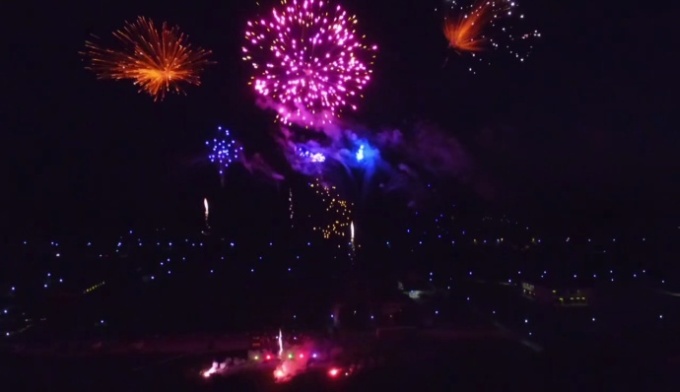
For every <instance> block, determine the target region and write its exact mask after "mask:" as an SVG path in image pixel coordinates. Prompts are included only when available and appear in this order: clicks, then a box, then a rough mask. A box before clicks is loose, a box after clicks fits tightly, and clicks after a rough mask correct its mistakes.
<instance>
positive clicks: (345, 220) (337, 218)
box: [310, 178, 352, 239]
mask: <svg viewBox="0 0 680 392" xmlns="http://www.w3.org/2000/svg"><path fill="white" fill-rule="evenodd" d="M310 187H311V188H312V189H313V190H314V191H315V192H316V194H317V195H319V196H320V197H321V201H322V202H324V203H325V204H326V212H328V213H330V214H331V216H333V217H334V219H333V221H332V222H331V223H330V224H328V225H326V226H324V227H314V230H315V231H317V230H318V231H321V234H322V235H323V238H325V239H329V238H331V236H333V235H335V236H339V237H345V236H346V235H347V230H348V228H349V226H350V219H351V216H352V208H351V207H352V204H351V203H348V202H347V201H346V200H343V199H342V198H341V197H340V195H338V194H337V193H336V189H335V187H334V186H327V185H325V184H323V183H322V182H321V180H320V179H318V178H317V179H315V181H314V183H312V184H310Z"/></svg>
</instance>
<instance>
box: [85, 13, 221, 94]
mask: <svg viewBox="0 0 680 392" xmlns="http://www.w3.org/2000/svg"><path fill="white" fill-rule="evenodd" d="M113 37H114V38H115V39H116V41H117V44H118V47H116V48H107V47H103V46H100V45H99V44H97V43H95V42H93V41H86V42H85V51H84V52H82V53H81V54H83V55H84V56H86V57H87V58H88V59H89V64H88V66H87V67H86V68H87V69H90V70H92V71H94V72H95V73H96V74H97V76H98V78H100V79H113V80H132V81H133V83H134V85H136V86H138V87H139V90H140V92H146V93H147V94H149V95H151V96H152V97H153V98H154V101H160V100H163V98H165V95H166V94H167V93H170V92H174V93H178V94H183V93H184V89H183V86H184V85H193V86H199V85H200V84H201V79H200V76H199V73H200V71H201V70H202V69H203V68H204V67H205V66H206V65H208V64H211V61H209V60H208V56H209V55H210V54H211V52H210V51H208V50H203V49H200V48H193V47H192V46H191V44H190V43H189V41H188V36H187V35H185V34H184V33H182V32H180V30H179V27H177V26H174V27H169V26H168V24H167V23H165V22H163V23H162V24H161V26H160V28H159V27H157V26H156V24H154V22H153V21H152V20H150V19H147V18H145V17H143V16H140V17H138V18H137V20H135V21H134V22H125V26H124V27H123V28H121V29H119V30H116V31H114V32H113Z"/></svg>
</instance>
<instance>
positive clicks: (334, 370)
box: [328, 368, 340, 377]
mask: <svg viewBox="0 0 680 392" xmlns="http://www.w3.org/2000/svg"><path fill="white" fill-rule="evenodd" d="M338 374H340V369H338V368H332V369H331V370H329V371H328V375H329V376H331V377H337V376H338Z"/></svg>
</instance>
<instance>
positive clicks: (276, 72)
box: [242, 0, 377, 127]
mask: <svg viewBox="0 0 680 392" xmlns="http://www.w3.org/2000/svg"><path fill="white" fill-rule="evenodd" d="M356 23H357V19H356V17H355V16H351V15H348V14H347V12H346V11H345V10H343V9H342V7H340V6H339V5H337V6H333V5H331V4H330V3H329V2H327V1H323V0H282V2H281V7H280V8H274V9H273V10H272V13H271V15H270V16H269V17H268V18H261V19H258V20H255V21H249V22H248V27H247V29H246V33H245V38H246V44H245V45H244V47H243V49H242V50H243V60H245V61H247V62H249V63H250V64H251V65H252V67H253V71H254V74H253V76H252V78H251V81H250V84H251V85H252V86H253V88H254V89H255V91H256V92H257V93H258V94H260V95H262V96H263V97H265V98H266V99H267V101H268V104H269V105H270V106H273V107H275V109H276V111H277V114H278V119H279V121H281V122H282V123H284V124H291V123H297V124H299V125H302V126H305V127H317V126H320V125H323V124H325V123H328V122H330V121H331V120H332V118H333V117H336V116H338V115H339V112H340V110H341V109H342V108H344V107H347V106H349V107H350V108H352V109H353V110H356V109H357V106H356V101H357V100H358V99H359V98H360V97H361V91H362V90H363V88H364V87H365V86H366V84H367V83H368V82H369V80H370V79H371V73H372V71H371V69H370V68H369V65H370V63H371V62H372V60H373V58H374V57H375V52H376V50H377V47H376V46H367V45H365V44H363V43H362V42H361V41H362V38H363V37H362V36H359V35H357V33H356V32H355V30H354V26H355V25H356Z"/></svg>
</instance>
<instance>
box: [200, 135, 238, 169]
mask: <svg viewBox="0 0 680 392" xmlns="http://www.w3.org/2000/svg"><path fill="white" fill-rule="evenodd" d="M217 131H218V133H219V134H220V138H215V139H213V140H208V141H206V142H205V145H206V146H208V147H210V153H209V154H208V159H210V162H212V163H214V164H216V165H217V167H218V170H219V173H220V176H224V171H225V170H226V169H227V168H228V167H229V166H230V165H231V164H232V163H234V162H235V161H238V159H239V157H240V156H241V153H242V152H243V147H242V146H241V145H240V144H239V143H238V142H237V141H236V140H235V139H233V138H232V136H231V133H230V132H229V130H228V129H223V128H222V127H217Z"/></svg>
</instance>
